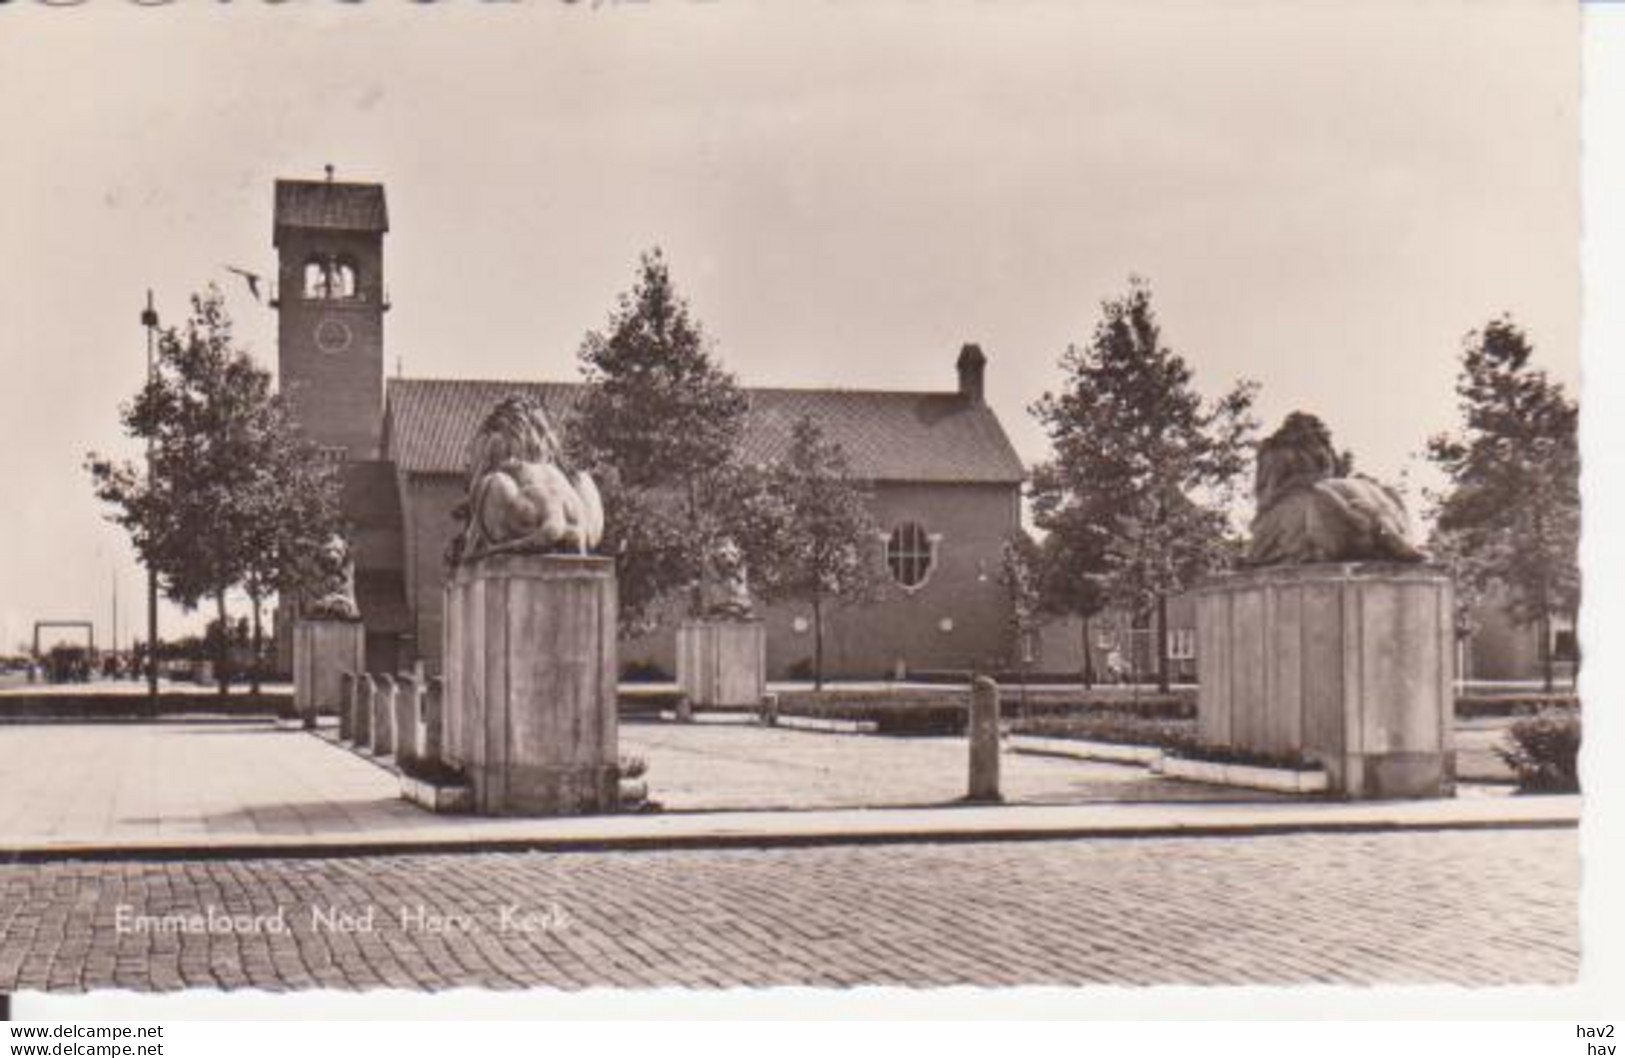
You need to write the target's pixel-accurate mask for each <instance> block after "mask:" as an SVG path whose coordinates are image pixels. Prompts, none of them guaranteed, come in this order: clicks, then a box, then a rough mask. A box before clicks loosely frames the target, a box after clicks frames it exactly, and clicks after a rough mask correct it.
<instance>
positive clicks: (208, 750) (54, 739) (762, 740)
mask: <svg viewBox="0 0 1625 1058" xmlns="http://www.w3.org/2000/svg"><path fill="white" fill-rule="evenodd" d="M330 736H331V732H330V731H328V732H325V733H324V735H322V736H317V735H312V734H310V733H307V732H305V731H301V730H298V729H296V728H291V727H278V726H277V725H276V724H274V723H271V722H249V723H193V724H185V723H162V724H28V725H7V726H0V758H3V759H4V760H6V762H7V767H6V768H5V769H4V771H3V773H0V842H3V840H5V839H10V840H12V841H19V840H22V841H45V840H60V841H79V842H102V843H106V842H112V843H117V842H122V841H131V840H146V841H153V840H163V841H171V842H179V843H185V842H193V841H201V840H204V839H210V838H213V839H224V838H234V837H258V836H283V837H305V836H318V835H328V836H339V837H343V836H345V835H361V834H377V833H383V832H399V831H408V832H409V831H415V830H421V829H425V828H444V827H446V826H448V825H457V826H462V827H469V826H478V825H479V824H481V823H486V824H489V823H496V822H498V821H495V820H481V821H474V820H454V819H452V818H451V817H444V816H435V815H433V814H431V813H428V812H425V811H423V810H421V809H419V808H417V807H415V806H413V805H411V804H409V803H407V802H406V801H403V800H401V798H400V784H399V780H398V779H397V778H396V777H395V775H394V774H393V773H392V772H390V771H388V770H387V769H385V768H384V767H381V766H380V765H379V764H378V763H377V762H375V761H373V760H371V759H370V758H368V757H365V756H362V755H359V754H356V753H354V752H352V751H350V750H349V749H347V748H344V747H342V746H340V745H337V744H335V743H334V742H333V741H332V740H331V737H330ZM621 743H622V748H623V752H625V753H629V754H635V755H637V756H641V757H643V758H644V759H645V760H647V761H648V763H649V774H648V778H649V783H650V786H651V792H652V794H653V796H654V797H655V799H656V800H658V801H660V802H661V803H662V805H663V806H664V807H665V808H666V809H668V810H675V811H683V810H701V809H753V810H754V809H769V808H779V809H784V808H793V809H830V808H856V807H877V806H888V805H891V806H916V805H941V804H947V803H951V802H953V801H954V800H956V799H957V798H959V797H961V796H963V793H964V789H965V785H964V784H965V752H966V751H965V743H964V740H963V739H952V738H940V739H938V738H930V739H908V738H880V737H875V736H859V735H843V734H829V733H821V732H808V731H775V730H770V729H764V728H761V727H759V726H754V725H750V726H747V725H742V724H741V725H720V724H695V725H678V724H654V723H648V724H637V723H629V724H625V725H623V726H622V729H621ZM1004 772H1005V780H1006V781H1005V788H1006V791H1007V796H1008V798H1009V800H1010V801H1011V802H1013V803H1024V804H1080V803H1091V802H1112V803H1121V802H1165V801H1218V802H1222V801H1236V800H1243V799H1245V800H1254V799H1255V797H1254V796H1253V795H1251V794H1241V793H1239V792H1238V791H1234V790H1225V789H1222V788H1217V787H1207V786H1201V785H1198V784H1194V783H1177V782H1169V781H1165V780H1161V779H1158V778H1156V777H1154V776H1152V775H1150V773H1148V772H1147V771H1146V770H1145V769H1143V768H1138V767H1129V766H1123V765H1113V764H1094V763H1089V762H1083V761H1076V760H1065V759H1060V758H1052V757H1040V756H1028V755H1022V754H1006V755H1005V759H1004ZM1257 797H1258V798H1266V797H1267V795H1257Z"/></svg>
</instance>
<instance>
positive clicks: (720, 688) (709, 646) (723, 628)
mask: <svg viewBox="0 0 1625 1058" xmlns="http://www.w3.org/2000/svg"><path fill="white" fill-rule="evenodd" d="M677 683H678V686H680V687H681V688H682V690H683V694H684V696H685V697H687V699H688V702H689V704H690V705H691V706H692V707H694V708H697V709H706V708H717V707H741V706H742V707H745V708H750V709H754V708H756V707H758V706H760V705H761V704H762V696H763V695H765V694H766V693H767V630H766V625H765V624H763V622H761V621H759V620H756V619H753V618H732V619H730V618H697V619H691V620H687V621H684V622H683V623H682V624H681V625H679V626H678V628H677Z"/></svg>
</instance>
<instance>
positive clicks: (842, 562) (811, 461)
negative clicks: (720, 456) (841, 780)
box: [741, 417, 883, 690]
mask: <svg viewBox="0 0 1625 1058" xmlns="http://www.w3.org/2000/svg"><path fill="white" fill-rule="evenodd" d="M741 528H742V531H744V532H745V533H746V534H747V538H748V539H747V543H746V545H745V546H746V552H747V555H754V556H756V561H757V565H756V567H755V569H754V573H755V576H754V580H753V584H754V586H755V587H756V590H757V591H758V593H759V594H760V595H762V596H763V597H765V598H768V599H782V600H789V601H796V602H804V603H807V604H810V605H811V606H812V611H813V686H814V688H815V689H818V690H822V689H823V686H824V621H825V615H826V612H827V610H828V608H829V606H830V604H832V603H836V602H848V603H853V602H865V601H869V600H871V599H873V598H874V597H875V596H876V595H878V594H879V592H880V588H881V585H882V583H883V578H882V573H881V570H880V566H879V552H878V548H876V546H875V540H876V538H877V537H878V536H879V535H880V533H879V526H878V525H877V524H876V523H875V520H874V518H873V517H872V516H871V515H870V513H869V506H868V503H867V502H866V497H865V496H864V493H863V491H862V490H861V489H860V488H859V487H858V485H857V483H856V482H855V481H854V480H853V479H852V472H851V465H850V464H849V463H848V461H847V457H846V453H845V451H844V450H843V449H842V448H841V446H840V445H839V444H838V443H836V442H833V441H828V440H826V439H825V438H824V435H823V432H822V431H821V430H819V428H818V426H817V425H816V424H814V423H813V421H812V420H811V419H809V418H806V417H803V418H801V419H799V420H797V422H796V424H795V426H794V427H793V429H792V431H791V435H790V448H789V451H788V452H787V453H786V455H785V456H784V458H783V459H782V460H780V461H779V462H778V463H776V464H775V465H773V466H772V467H770V468H768V469H767V470H766V471H765V480H764V483H763V490H762V492H761V493H760V495H759V499H758V502H757V503H756V505H755V508H754V514H753V515H752V516H751V517H750V518H748V519H745V520H743V522H742V526H741Z"/></svg>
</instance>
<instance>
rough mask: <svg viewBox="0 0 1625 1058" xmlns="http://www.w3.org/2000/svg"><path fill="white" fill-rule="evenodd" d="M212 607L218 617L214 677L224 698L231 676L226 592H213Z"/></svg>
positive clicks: (229, 628) (227, 691) (229, 685)
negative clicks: (218, 629) (218, 637)
mask: <svg viewBox="0 0 1625 1058" xmlns="http://www.w3.org/2000/svg"><path fill="white" fill-rule="evenodd" d="M214 608H215V612H216V615H217V616H218V617H219V618H220V639H219V642H217V643H216V644H215V649H214V679H215V685H216V687H217V688H218V690H219V693H220V697H222V698H224V697H225V696H226V695H228V694H230V693H231V677H230V676H229V675H228V669H229V666H230V664H231V624H230V622H228V621H227V620H226V593H225V592H224V591H217V592H215V593H214Z"/></svg>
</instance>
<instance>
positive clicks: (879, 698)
mask: <svg viewBox="0 0 1625 1058" xmlns="http://www.w3.org/2000/svg"><path fill="white" fill-rule="evenodd" d="M969 709H970V691H969V690H968V689H954V690H948V689H943V690H940V691H939V690H935V689H927V688H917V687H901V688H892V689H886V690H875V691H849V690H841V689H833V690H827V691H789V692H786V693H784V694H781V695H779V715H780V716H801V717H810V718H815V719H820V720H846V721H854V722H869V723H873V724H874V725H875V729H876V730H877V731H878V732H880V733H882V734H888V735H956V734H961V733H963V732H964V730H965V721H966V718H967V716H968V714H969ZM999 712H1000V715H1002V716H1004V717H1006V718H1008V719H1028V718H1033V717H1039V716H1083V715H1088V714H1091V713H1112V714H1117V715H1126V716H1131V717H1141V718H1146V719H1165V720H1188V719H1190V718H1192V717H1194V716H1195V715H1196V700H1195V696H1194V695H1186V694H1177V693H1176V694H1167V695H1150V694H1142V695H1139V696H1138V699H1137V700H1136V699H1133V698H1129V697H1123V696H1118V695H1111V694H1104V695H1103V694H1100V693H1098V692H1097V693H1092V694H1091V693H1089V692H1083V693H1079V692H1077V691H1073V692H1071V693H1069V694H1066V695H1061V696H1056V695H1046V696H1042V697H1041V696H1037V695H1031V694H1029V696H1028V699H1027V701H1026V702H1025V703H1024V702H1023V701H1022V700H1021V695H1020V693H1019V692H1018V691H1014V690H1012V689H1011V688H1008V687H1005V688H1001V691H1000V696H999Z"/></svg>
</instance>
